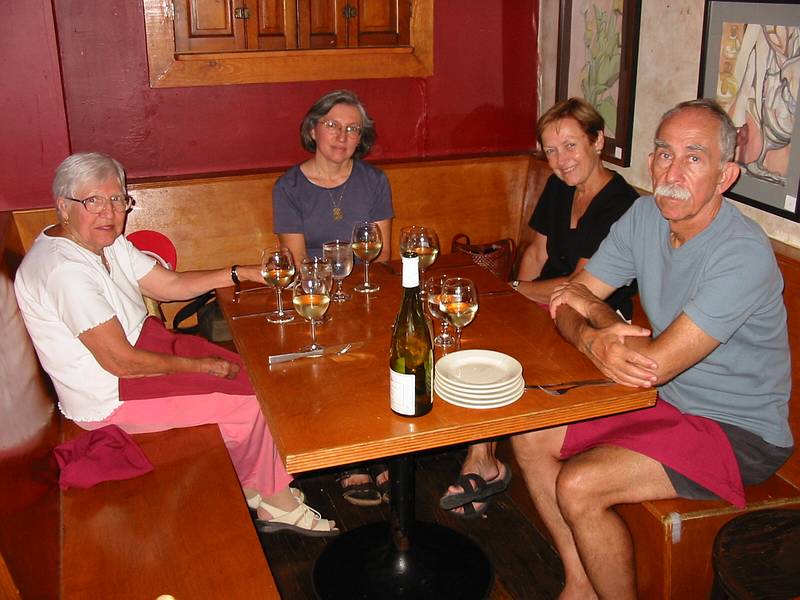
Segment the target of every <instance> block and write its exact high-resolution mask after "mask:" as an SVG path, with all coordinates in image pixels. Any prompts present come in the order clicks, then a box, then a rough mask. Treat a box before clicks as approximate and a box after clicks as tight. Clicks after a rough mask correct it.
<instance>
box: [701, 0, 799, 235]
mask: <svg viewBox="0 0 800 600" xmlns="http://www.w3.org/2000/svg"><path fill="white" fill-rule="evenodd" d="M703 53H704V58H703V61H702V68H704V73H703V74H701V80H700V81H701V83H700V91H701V94H702V95H703V96H706V97H711V98H715V99H716V100H717V101H718V102H719V103H720V105H721V106H722V107H723V108H724V109H725V111H726V112H727V113H728V115H729V116H730V117H731V120H732V121H733V123H734V125H735V126H736V129H737V136H736V154H735V157H734V160H735V161H736V162H737V163H738V164H739V165H740V167H741V176H740V178H739V181H738V182H737V183H736V185H735V186H734V188H733V189H732V192H731V194H730V195H731V197H733V198H734V199H736V200H741V201H744V202H747V203H750V204H753V205H756V206H759V208H762V206H760V205H762V204H763V205H766V209H767V210H770V209H774V210H771V212H777V213H778V214H780V213H785V212H789V213H791V214H790V215H788V216H790V218H793V219H795V220H800V219H798V218H797V217H798V207H797V196H798V188H800V183H798V181H799V179H800V177H798V173H799V172H800V123H798V121H799V120H798V118H797V116H798V115H797V108H798V107H797V104H798V102H797V100H798V95H800V5H798V4H797V2H783V3H774V2H715V1H714V0H707V3H706V24H705V35H704V45H703ZM737 195H738V196H741V197H738V196H737ZM784 216H787V215H785V214H784Z"/></svg>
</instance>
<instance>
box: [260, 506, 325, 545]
mask: <svg viewBox="0 0 800 600" xmlns="http://www.w3.org/2000/svg"><path fill="white" fill-rule="evenodd" d="M259 506H260V507H261V508H263V509H264V510H266V511H267V512H268V513H269V514H271V515H272V518H271V519H256V527H257V528H258V530H259V531H264V532H266V533H274V532H276V531H293V532H295V533H299V534H301V535H308V536H311V537H328V536H333V535H338V534H339V530H338V529H337V528H336V527H335V525H334V523H333V521H330V520H328V519H323V518H322V515H320V514H319V513H318V512H317V511H315V510H314V509H313V508H311V507H310V506H308V505H307V504H304V503H302V502H301V503H299V504H298V505H297V508H295V509H294V510H290V511H288V512H287V511H284V510H281V509H280V508H278V507H276V506H272V505H271V504H267V503H266V502H264V501H263V500H262V501H261V504H260V505H259Z"/></svg>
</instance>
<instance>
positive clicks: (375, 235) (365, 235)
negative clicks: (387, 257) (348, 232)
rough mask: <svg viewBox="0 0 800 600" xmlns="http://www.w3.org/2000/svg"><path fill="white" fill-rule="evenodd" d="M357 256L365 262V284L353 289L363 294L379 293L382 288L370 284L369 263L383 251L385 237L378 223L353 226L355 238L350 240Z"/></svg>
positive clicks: (366, 222) (363, 223)
mask: <svg viewBox="0 0 800 600" xmlns="http://www.w3.org/2000/svg"><path fill="white" fill-rule="evenodd" d="M350 243H351V245H352V247H353V252H355V255H356V256H357V257H358V258H360V259H361V260H362V261H364V283H359V284H358V285H357V286H355V287H354V288H353V289H354V290H355V291H357V292H361V293H362V294H367V293H369V292H377V291H378V290H379V289H381V286H379V285H377V284H374V283H370V282H369V263H370V261H372V260H375V259H376V258H377V257H378V255H379V254H380V253H381V250H382V249H383V236H382V235H381V230H380V227H378V224H377V223H370V222H368V221H362V222H360V223H356V224H355V225H354V226H353V236H352V239H351V240H350Z"/></svg>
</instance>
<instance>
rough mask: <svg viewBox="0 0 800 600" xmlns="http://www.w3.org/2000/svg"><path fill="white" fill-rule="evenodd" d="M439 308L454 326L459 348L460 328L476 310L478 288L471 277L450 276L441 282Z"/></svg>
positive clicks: (473, 315)
mask: <svg viewBox="0 0 800 600" xmlns="http://www.w3.org/2000/svg"><path fill="white" fill-rule="evenodd" d="M439 310H441V311H442V313H443V314H444V315H445V316H446V317H447V319H448V320H449V321H450V323H451V324H452V325H453V327H455V328H456V350H461V330H462V329H463V328H464V327H466V326H467V325H469V324H470V323H471V322H472V319H474V318H475V314H476V313H477V312H478V290H477V289H476V288H475V284H474V283H473V281H472V280H471V279H466V278H465V277H451V278H449V279H446V280H445V282H444V283H443V284H442V291H441V294H440V295H439Z"/></svg>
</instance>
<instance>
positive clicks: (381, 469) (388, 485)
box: [369, 463, 392, 504]
mask: <svg viewBox="0 0 800 600" xmlns="http://www.w3.org/2000/svg"><path fill="white" fill-rule="evenodd" d="M369 474H370V475H372V480H373V481H374V482H375V487H376V488H378V492H379V493H380V495H381V500H382V501H383V502H385V503H386V504H389V500H390V499H391V498H390V492H391V489H392V481H391V479H389V465H387V464H386V463H371V464H370V465H369ZM382 474H386V477H385V478H384V480H383V481H378V479H379V478H380V476H381V475H382Z"/></svg>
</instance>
